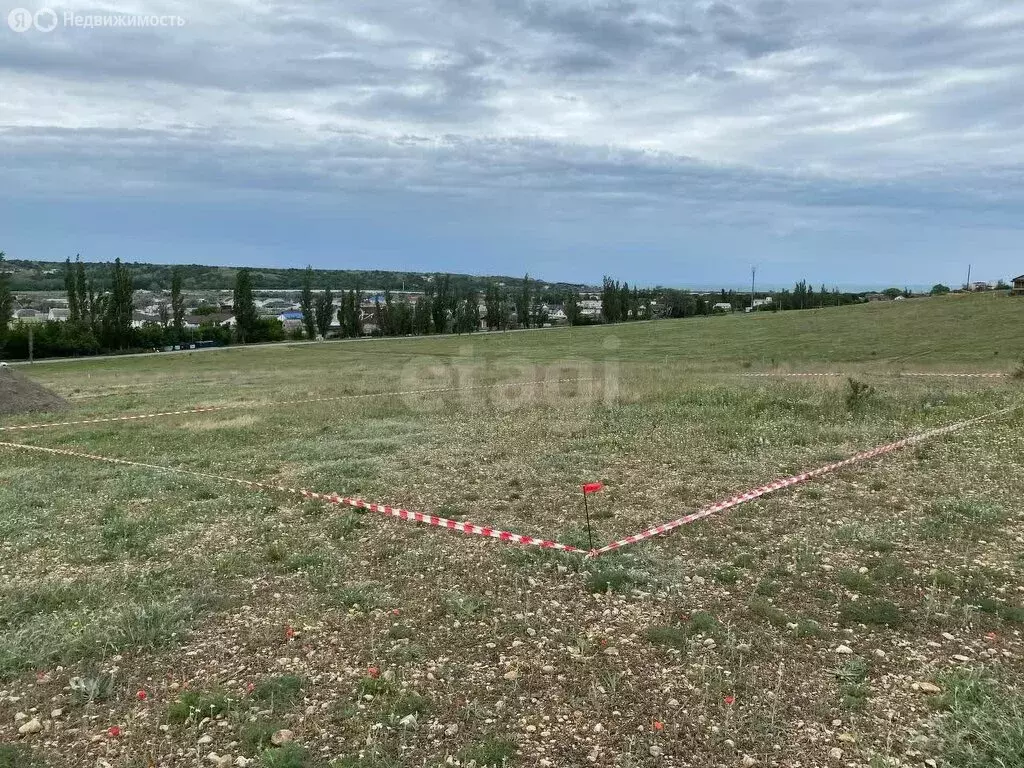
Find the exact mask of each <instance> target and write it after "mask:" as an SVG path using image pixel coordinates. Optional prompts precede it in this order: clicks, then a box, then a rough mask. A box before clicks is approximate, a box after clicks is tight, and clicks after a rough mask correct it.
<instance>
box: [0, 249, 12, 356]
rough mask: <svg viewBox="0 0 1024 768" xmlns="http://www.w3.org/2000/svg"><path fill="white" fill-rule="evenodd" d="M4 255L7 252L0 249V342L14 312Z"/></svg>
mask: <svg viewBox="0 0 1024 768" xmlns="http://www.w3.org/2000/svg"><path fill="white" fill-rule="evenodd" d="M6 256H7V254H5V253H4V252H3V251H0V344H2V343H3V341H4V340H5V339H6V338H7V330H8V326H9V325H10V322H11V316H12V315H13V314H14V296H13V295H12V294H11V283H10V280H8V278H7V269H6V268H5V267H4V259H5V258H6Z"/></svg>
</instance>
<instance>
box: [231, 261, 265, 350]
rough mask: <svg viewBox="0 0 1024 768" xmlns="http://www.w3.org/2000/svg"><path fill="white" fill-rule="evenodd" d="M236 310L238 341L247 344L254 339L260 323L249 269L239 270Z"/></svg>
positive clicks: (235, 299)
mask: <svg viewBox="0 0 1024 768" xmlns="http://www.w3.org/2000/svg"><path fill="white" fill-rule="evenodd" d="M234 309H235V325H236V328H237V330H238V339H239V341H241V342H242V343H243V344H245V340H246V338H251V337H252V335H253V331H255V330H256V325H257V323H258V321H259V313H258V312H257V311H256V301H255V300H254V299H253V297H252V273H251V272H250V271H249V270H248V269H240V270H238V274H237V275H236V276H235V295H234Z"/></svg>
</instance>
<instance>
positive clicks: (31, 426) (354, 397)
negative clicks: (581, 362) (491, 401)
mask: <svg viewBox="0 0 1024 768" xmlns="http://www.w3.org/2000/svg"><path fill="white" fill-rule="evenodd" d="M574 381H577V382H583V381H596V379H593V378H576V379H552V380H550V381H517V382H513V383H511V384H479V385H477V386H470V387H444V388H438V389H410V390H406V391H405V392H369V393H365V394H360V395H335V396H333V397H315V398H306V399H305V400H280V401H277V402H270V403H231V404H229V405H210V406H205V407H202V408H187V409H185V410H180V411H161V412H159V413H140V414H135V415H129V416H108V417H105V418H98V419H79V420H77V421H50V422H44V423H41V424H22V425H20V426H10V427H0V432H20V431H23V430H28V429H44V428H47V427H75V426H81V425H83V424H109V423H112V422H117V421H141V420H144V419H156V418H160V417H163V416H188V415H191V414H195V413H213V412H216V411H230V410H237V409H240V408H273V407H277V406H280V405H298V404H307V403H331V402H336V401H339V400H358V399H360V398H367V397H400V396H403V395H427V394H433V393H437V392H463V391H468V390H480V389H510V388H512V387H537V386H543V385H549V384H565V383H567V382H574Z"/></svg>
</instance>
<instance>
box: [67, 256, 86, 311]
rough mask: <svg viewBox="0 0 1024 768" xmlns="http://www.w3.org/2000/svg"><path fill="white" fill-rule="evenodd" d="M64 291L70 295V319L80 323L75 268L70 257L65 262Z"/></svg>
mask: <svg viewBox="0 0 1024 768" xmlns="http://www.w3.org/2000/svg"><path fill="white" fill-rule="evenodd" d="M64 292H65V293H66V294H67V296H68V320H69V322H72V323H76V324H77V323H79V322H80V321H81V319H82V314H81V310H80V309H79V307H78V291H77V290H76V286H75V268H74V266H72V264H71V259H70V258H68V259H67V260H65V262H64Z"/></svg>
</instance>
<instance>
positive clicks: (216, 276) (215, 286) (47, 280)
mask: <svg viewBox="0 0 1024 768" xmlns="http://www.w3.org/2000/svg"><path fill="white" fill-rule="evenodd" d="M83 263H84V264H85V272H86V275H87V276H88V277H89V278H91V279H92V280H93V281H94V282H95V284H96V285H97V286H98V287H100V288H108V287H110V286H109V282H110V264H108V263H103V262H89V261H87V262H83ZM6 266H7V269H8V270H9V271H10V272H11V273H12V274H11V288H12V289H13V290H15V291H61V290H63V289H64V263H63V262H54V261H24V260H17V259H15V260H9V261H7V262H6ZM125 266H126V267H127V268H128V271H129V273H130V274H131V276H132V281H133V283H134V284H135V288H137V289H142V290H150V291H161V290H170V287H171V274H172V272H173V270H174V269H175V265H170V264H146V263H142V262H135V263H126V264H125ZM177 266H179V267H180V268H181V271H182V283H183V286H184V288H185V290H187V291H216V290H231V289H232V288H234V286H235V275H236V274H237V273H238V270H239V269H240V267H211V266H203V265H199V264H182V265H177ZM250 269H251V270H252V274H253V283H254V287H255V288H256V290H274V289H276V290H282V289H295V290H297V289H299V288H301V287H302V280H303V276H304V273H305V270H304V269H268V268H263V267H251V268H250ZM451 277H452V283H453V284H454V285H455V286H458V287H460V288H465V289H475V290H478V291H483V290H484V288H486V287H487V285H488V284H490V283H491V282H497V283H504V284H505V285H506V286H508V287H510V288H512V287H515V286H520V285H522V282H523V278H522V277H510V276H507V275H496V276H482V275H456V274H453V275H452V276H451ZM530 279H531V281H532V280H536V281H537V283H539V284H540V285H541V286H550V290H551V291H553V292H562V291H568V290H579V289H583V288H586V286H584V285H577V284H572V283H545V282H544V281H543V280H540V279H538V278H535V277H533V276H532V275H531V278H530ZM433 280H434V274H432V273H427V272H386V271H381V270H354V269H315V270H313V285H314V287H315V288H324V287H330V288H331V289H332V290H337V289H352V288H356V287H357V286H358V287H359V288H363V289H368V290H370V289H379V290H384V289H390V290H395V291H401V290H406V291H425V290H427V289H428V288H429V287H430V285H431V282H432V281H433Z"/></svg>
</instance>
